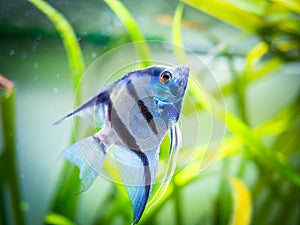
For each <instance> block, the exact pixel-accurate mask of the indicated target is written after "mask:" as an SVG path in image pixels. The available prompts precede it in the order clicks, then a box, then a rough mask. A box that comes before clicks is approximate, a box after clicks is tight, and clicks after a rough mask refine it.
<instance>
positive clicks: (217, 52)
mask: <svg viewBox="0 0 300 225" xmlns="http://www.w3.org/2000/svg"><path fill="white" fill-rule="evenodd" d="M38 2H40V1H32V3H30V2H28V1H18V0H12V1H1V2H0V40H1V41H0V73H1V74H2V75H3V76H5V77H6V78H8V79H9V80H12V81H13V82H14V84H15V88H14V89H13V90H8V89H5V88H2V89H1V92H0V94H1V108H0V112H1V115H2V117H1V121H0V123H1V125H2V127H3V129H2V130H0V134H1V135H0V149H1V150H0V169H1V170H0V175H1V177H0V195H1V198H0V209H1V210H0V224H20V225H22V224H43V223H46V224H130V223H131V222H132V215H131V208H130V202H129V200H128V197H127V195H126V193H125V192H124V189H123V188H122V186H121V185H117V184H115V183H113V182H110V181H109V180H106V179H104V178H102V177H99V179H98V180H97V182H96V184H94V185H93V186H92V188H91V189H90V190H88V191H86V192H84V193H81V194H79V195H78V192H79V191H80V182H79V179H78V171H77V169H76V168H74V167H73V166H72V165H69V164H65V163H64V162H63V160H61V159H59V153H60V152H61V151H62V150H63V149H64V148H66V147H67V146H68V145H69V144H70V142H72V141H74V137H73V136H74V135H73V130H72V124H71V123H68V122H66V123H63V124H61V125H60V126H53V125H52V123H53V122H54V121H56V120H57V119H59V118H60V117H61V116H63V115H65V114H66V113H68V112H69V111H70V110H71V109H72V108H73V107H74V104H75V105H78V103H80V102H82V101H83V100H84V99H86V98H87V97H88V96H89V94H92V93H93V91H96V90H97V88H100V87H101V85H102V84H99V86H98V87H97V85H95V84H94V86H93V88H91V90H90V91H91V93H86V90H84V89H82V93H80V92H79V91H78V89H77V88H78V85H79V81H80V78H81V76H82V75H83V71H84V70H86V69H87V68H88V67H89V66H90V65H91V64H92V63H93V62H95V60H96V59H97V58H98V57H100V56H102V55H103V54H105V53H107V52H108V51H109V50H111V49H114V48H115V47H118V46H122V45H123V44H126V43H131V42H134V41H144V40H146V41H148V43H149V46H151V44H150V42H151V41H157V42H165V43H168V44H166V45H165V46H164V45H162V47H161V49H160V51H162V52H166V56H165V57H170V58H174V57H176V58H177V59H178V61H177V62H178V64H181V63H183V62H186V63H188V64H189V65H190V64H193V63H194V62H191V60H190V58H189V57H188V56H190V55H191V52H193V54H194V56H193V57H195V56H197V57H198V58H199V60H200V61H201V64H202V63H203V65H205V66H206V67H207V68H208V69H209V71H210V72H209V74H211V76H212V77H213V79H214V80H215V84H217V86H218V87H220V89H218V90H216V89H214V88H215V87H216V86H213V88H210V86H209V84H208V85H207V84H205V80H202V79H201V78H202V77H204V78H205V77H206V76H202V75H201V74H202V72H201V71H194V72H195V74H193V77H194V78H193V80H194V81H196V82H198V84H199V85H203V86H205V87H204V91H202V92H200V91H199V89H197V88H195V86H194V85H193V84H192V83H190V84H189V88H188V91H187V97H186V99H187V101H186V103H185V105H184V108H183V114H184V118H183V119H182V121H181V123H182V124H181V125H182V127H184V126H185V125H184V123H185V121H189V120H190V121H193V119H194V117H193V116H194V115H193V114H194V111H193V113H189V112H190V109H191V106H190V105H192V106H193V107H194V108H195V113H196V114H197V116H199V117H201V118H202V119H201V118H200V124H199V129H200V131H199V130H195V133H197V134H198V133H200V134H199V135H200V137H199V138H200V140H199V141H198V142H196V144H195V145H194V146H192V147H191V146H188V145H183V148H182V151H181V156H180V157H179V164H180V159H185V157H186V155H191V154H192V156H191V158H189V160H186V161H185V162H184V163H182V164H181V166H180V170H178V171H177V173H176V175H175V176H174V178H173V181H172V182H171V184H170V186H169V188H168V190H167V192H166V193H165V195H164V196H163V197H162V199H161V200H160V201H159V203H158V204H157V205H155V206H154V207H153V208H152V209H151V210H150V211H149V212H148V213H147V214H146V213H144V215H143V217H142V219H141V221H140V224H178V225H179V224H300V201H299V199H300V193H299V186H300V173H299V172H300V163H299V162H300V160H299V159H300V120H299V118H300V92H299V90H300V74H299V71H300V64H299V59H300V23H299V22H300V21H299V20H300V3H299V2H298V1H296V0H272V1H270V0H251V1H242V0H225V1H220V0H211V1H209V0H202V1H201V0H199V1H196V0H183V1H181V2H180V1H171V0H163V1H158V0H155V1H136V0H126V1H125V0H124V1H121V2H119V1H107V2H103V1H95V0H87V1H79V0H72V1H71V0H60V1H58V0H51V1H47V3H49V6H52V7H53V8H54V9H56V10H57V11H56V13H58V12H59V13H60V14H61V15H62V16H63V17H64V18H65V21H67V23H69V24H70V26H71V31H72V30H73V31H74V32H75V34H76V38H75V39H76V41H75V42H74V40H73V42H67V41H66V35H63V32H67V33H68V32H69V30H68V29H67V28H66V26H64V28H63V29H61V30H60V29H57V24H59V23H62V22H63V19H62V18H61V17H57V14H55V13H54V16H53V17H52V19H51V16H50V18H48V17H47V16H46V15H45V12H42V11H43V9H41V8H40V9H38V7H36V6H37V4H38ZM33 3H36V4H33ZM35 5H36V6H35ZM124 10H125V11H124ZM126 12H128V14H127V13H126ZM53 18H58V20H56V21H53ZM70 39H72V37H70ZM70 43H71V44H70ZM72 43H73V44H72ZM74 43H78V44H79V47H80V49H77V53H76V46H75V45H76V44H74ZM172 43H173V44H176V45H182V47H184V48H186V49H188V50H183V51H182V49H180V50H179V51H178V50H177V51H176V48H175V49H174V52H172V49H171V50H170V48H169V47H168V45H170V46H172ZM149 46H148V47H147V45H138V46H136V50H137V51H140V52H142V53H141V54H139V57H140V59H141V60H142V61H143V60H147V57H148V56H147V54H146V52H147V48H151V47H149ZM74 49H75V50H74ZM70 51H73V53H74V51H75V53H74V54H75V55H73V58H72V55H70ZM76 54H77V55H76ZM81 54H82V59H83V60H81ZM185 55H187V59H185ZM126 57H127V56H126V55H124V58H126ZM120 61H122V60H120ZM166 61H168V59H166ZM119 64H121V62H119V63H116V62H115V60H114V59H113V58H112V59H111V61H108V62H107V63H106V64H105V65H103V67H104V66H105V68H110V69H111V71H116V70H118V69H119V68H118V67H117V65H119ZM196 64H197V62H196ZM74 68H75V70H74ZM76 68H77V70H76ZM104 71H105V70H103V71H99V76H100V77H103V79H104V78H106V76H109V75H110V74H106V73H105V72H104ZM199 74H200V75H199ZM75 90H77V92H75ZM220 93H221V94H220ZM203 96H204V97H203ZM205 98H207V99H210V100H209V102H208V103H207V102H205V100H203V99H205ZM222 101H224V102H225V104H224V105H222ZM207 105H212V107H211V108H209V107H207ZM14 107H15V109H14ZM194 108H193V109H194ZM197 116H196V117H197ZM207 116H208V117H207ZM211 117H213V118H215V119H217V120H218V121H220V122H219V123H220V124H222V125H223V126H225V127H226V133H225V135H224V138H223V136H222V135H221V136H218V138H215V139H211V138H209V135H210V133H209V132H210V130H211V129H212V128H211V126H212V125H211V124H210V123H208V122H206V118H211ZM203 118H204V119H203ZM187 124H192V123H188V122H187ZM83 127H84V125H82V124H81V123H80V124H79V123H78V121H77V122H75V128H76V131H75V135H76V136H77V137H82V136H84V135H83V134H82V133H84V132H82V133H81V134H80V130H82V129H84V128H83ZM220 127H222V126H220ZM78 130H79V131H78ZM221 131H222V130H221ZM185 132H188V126H186V127H185V128H183V137H184V138H185V134H186V133H185ZM190 132H191V133H192V132H193V130H192V131H190ZM208 142H211V143H208ZM221 142H222V143H221ZM184 143H185V142H184ZM220 143H221V144H220ZM208 144H211V145H208ZM164 146H165V147H166V145H164ZM164 146H163V147H162V156H163V157H166V154H167V153H166V152H167V150H166V151H163V150H164ZM208 147H209V148H208ZM166 148H167V147H166ZM164 152H165V153H164ZM191 152H192V153H191ZM215 152H217V153H218V154H217V157H216V158H214V157H215V156H216V155H215ZM163 154H165V155H163ZM210 157H211V158H210ZM205 160H206V161H207V162H206V161H205ZM183 161H184V160H183ZM14 162H16V163H14ZM206 163H207V164H208V165H209V166H207V167H205V170H200V165H205V164H206ZM15 166H16V168H17V170H16V171H14V168H15ZM105 170H107V173H110V169H109V165H108V166H107V167H106V168H105ZM154 190H155V189H154ZM166 218H168V219H166Z"/></svg>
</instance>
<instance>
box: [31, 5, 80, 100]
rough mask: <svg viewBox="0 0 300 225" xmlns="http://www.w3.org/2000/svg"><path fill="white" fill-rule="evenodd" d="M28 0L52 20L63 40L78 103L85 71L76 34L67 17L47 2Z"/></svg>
mask: <svg viewBox="0 0 300 225" xmlns="http://www.w3.org/2000/svg"><path fill="white" fill-rule="evenodd" d="M28 1H29V2H31V3H32V4H34V5H35V6H36V7H37V8H38V9H39V10H41V11H42V12H43V13H44V14H45V15H46V16H47V17H48V18H49V19H50V20H51V21H52V23H53V24H54V26H55V28H56V29H57V31H58V33H59V35H60V37H61V39H62V41H63V44H64V47H65V49H66V53H67V56H68V60H69V64H70V69H71V75H72V79H73V83H74V90H75V91H76V93H77V96H76V104H78V103H79V102H80V96H81V93H80V89H79V86H80V81H81V78H82V75H83V72H84V62H83V57H82V53H81V50H80V46H79V44H78V41H77V38H76V34H75V32H74V30H73V28H72V27H71V25H70V24H69V22H68V21H67V20H66V18H65V17H64V16H63V15H62V14H61V13H59V12H58V11H57V10H56V9H54V8H53V7H52V6H51V5H49V4H48V3H47V2H45V1H42V0H28Z"/></svg>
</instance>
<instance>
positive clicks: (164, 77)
mask: <svg viewBox="0 0 300 225" xmlns="http://www.w3.org/2000/svg"><path fill="white" fill-rule="evenodd" d="M171 79H172V73H171V72H169V71H164V72H162V73H161V74H160V76H159V81H160V83H162V84H167V83H169V82H170V80H171Z"/></svg>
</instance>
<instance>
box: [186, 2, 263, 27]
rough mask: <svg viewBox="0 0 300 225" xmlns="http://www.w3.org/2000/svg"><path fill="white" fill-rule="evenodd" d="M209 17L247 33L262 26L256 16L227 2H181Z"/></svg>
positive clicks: (260, 20)
mask: <svg viewBox="0 0 300 225" xmlns="http://www.w3.org/2000/svg"><path fill="white" fill-rule="evenodd" d="M181 1H182V2H184V3H186V4H188V5H190V6H192V7H195V8H196V9H198V10H201V11H203V12H205V13H207V14H210V15H211V16H214V17H216V18H218V19H220V20H223V21H224V22H226V23H229V24H231V25H233V26H236V27H238V28H241V29H243V30H245V31H248V32H255V31H256V29H257V28H260V27H262V26H263V21H262V19H261V18H260V17H258V16H257V15H255V14H253V13H250V12H247V11H245V10H243V9H241V8H239V7H237V6H236V5H235V4H233V3H231V2H229V1H228V0H201V1H199V0H181Z"/></svg>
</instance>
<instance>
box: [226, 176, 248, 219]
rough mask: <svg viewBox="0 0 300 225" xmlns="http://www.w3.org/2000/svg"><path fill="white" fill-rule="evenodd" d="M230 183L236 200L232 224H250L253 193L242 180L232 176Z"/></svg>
mask: <svg viewBox="0 0 300 225" xmlns="http://www.w3.org/2000/svg"><path fill="white" fill-rule="evenodd" d="M229 183H230V185H231V188H232V195H233V200H234V211H233V214H232V219H231V223H230V224H231V225H248V224H250V219H251V211H252V210H251V195H250V192H249V190H248V188H247V187H246V185H245V184H244V182H243V181H242V180H240V179H239V178H235V177H233V178H230V180H229Z"/></svg>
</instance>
